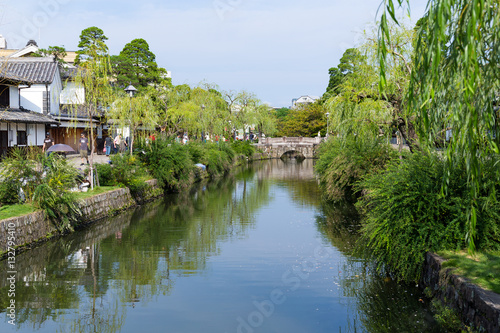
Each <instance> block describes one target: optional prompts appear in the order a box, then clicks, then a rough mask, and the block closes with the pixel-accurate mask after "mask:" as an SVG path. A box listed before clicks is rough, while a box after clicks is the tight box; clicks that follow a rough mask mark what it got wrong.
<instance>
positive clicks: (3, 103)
mask: <svg viewBox="0 0 500 333" xmlns="http://www.w3.org/2000/svg"><path fill="white" fill-rule="evenodd" d="M9 106H10V91H9V86H7V85H5V84H0V107H1V108H8V107H9Z"/></svg>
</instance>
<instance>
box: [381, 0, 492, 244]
mask: <svg viewBox="0 0 500 333" xmlns="http://www.w3.org/2000/svg"><path fill="white" fill-rule="evenodd" d="M398 3H399V4H400V5H402V4H403V3H408V4H409V1H408V0H406V1H405V0H388V1H385V2H384V5H385V6H384V7H385V8H384V9H385V10H384V12H383V13H382V16H381V23H380V33H379V36H380V42H379V61H380V73H381V75H380V76H381V81H380V84H381V87H383V88H385V86H386V83H387V81H388V78H389V77H390V74H388V73H386V70H385V69H386V65H387V63H389V62H390V60H387V57H388V56H389V54H390V53H391V52H390V48H389V47H388V45H390V44H391V42H392V40H391V38H390V34H389V23H388V21H390V20H391V18H392V21H397V20H396V17H395V6H394V5H395V4H398ZM498 9H499V8H498V2H495V1H473V2H471V1H468V0H458V1H429V2H428V5H427V9H426V13H425V18H426V19H425V20H424V21H423V22H421V25H420V28H419V30H418V37H417V40H416V43H414V50H415V57H414V59H413V60H414V70H413V71H412V75H411V81H410V85H409V89H408V94H407V105H408V107H407V110H408V112H414V113H415V117H416V119H417V120H418V121H417V124H418V125H419V126H418V127H417V131H418V132H419V133H420V137H421V140H422V141H423V142H422V143H423V145H424V147H426V148H429V149H432V148H433V146H434V142H435V141H436V140H438V139H439V137H440V136H441V133H442V131H443V130H444V129H446V128H451V129H452V131H453V136H452V138H451V142H450V144H449V145H447V152H446V155H447V158H448V160H449V163H448V164H447V165H446V168H448V169H453V168H454V165H455V164H456V163H460V162H461V161H463V160H465V161H466V164H467V168H466V169H465V170H464V172H465V173H466V174H467V176H468V177H467V178H466V179H465V181H466V182H467V183H469V184H470V186H469V188H470V190H471V196H472V198H473V200H470V202H469V203H470V206H469V207H467V211H468V216H467V221H468V227H467V231H466V233H464V237H466V238H467V242H468V245H469V250H470V251H473V250H474V248H475V244H474V239H475V235H476V232H477V230H476V227H477V226H479V225H480V223H481V222H480V223H479V224H478V223H476V222H477V221H479V220H478V219H477V218H476V214H475V212H476V211H477V210H478V209H480V206H478V200H477V199H478V198H479V196H480V192H481V190H480V189H481V187H482V182H483V180H484V178H483V176H482V173H483V171H482V170H481V157H482V156H485V155H490V154H498V153H499V152H500V150H499V144H500V142H499V140H500V135H499V133H498V129H499V127H498V111H497V110H496V106H497V105H498V102H497V100H498V98H497V97H498V91H499V88H500V81H499V80H498V77H499V76H500V68H499V66H498V58H499V55H500V53H499V50H500V48H499V45H500V41H499V39H498V36H499V35H500V24H498V23H499V21H500V11H499V10H498ZM443 45H446V46H447V47H446V48H443ZM495 132H496V135H487V133H495ZM445 177H448V175H447V174H445ZM445 184H446V182H445ZM493 193H494V192H493V190H492V192H490V194H493Z"/></svg>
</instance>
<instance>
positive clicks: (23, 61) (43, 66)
mask: <svg viewBox="0 0 500 333" xmlns="http://www.w3.org/2000/svg"><path fill="white" fill-rule="evenodd" d="M57 66H58V65H57V63H56V62H54V60H53V59H52V58H36V57H33V58H8V59H5V58H4V59H2V60H0V79H8V80H13V81H20V82H25V83H31V84H33V83H42V84H44V83H51V82H52V81H53V80H54V75H55V73H56V71H57Z"/></svg>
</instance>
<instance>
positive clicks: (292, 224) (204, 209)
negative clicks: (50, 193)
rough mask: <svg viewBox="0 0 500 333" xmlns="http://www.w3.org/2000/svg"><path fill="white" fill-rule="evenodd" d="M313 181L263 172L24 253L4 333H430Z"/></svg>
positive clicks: (423, 314) (267, 168) (2, 294)
mask: <svg viewBox="0 0 500 333" xmlns="http://www.w3.org/2000/svg"><path fill="white" fill-rule="evenodd" d="M312 167H313V161H312V160H305V161H303V162H302V163H298V162H295V161H293V160H292V161H290V162H288V163H284V162H282V161H281V160H272V161H263V162H258V163H255V164H253V165H252V166H251V167H250V168H248V169H245V170H244V171H242V172H240V173H237V174H235V175H234V176H230V177H226V178H224V179H221V180H219V181H217V182H213V183H210V184H208V185H199V186H195V188H193V189H192V190H191V191H189V192H186V193H181V194H176V195H169V196H166V197H165V198H164V199H162V200H160V201H157V202H154V203H150V204H147V205H145V206H143V207H140V208H137V209H135V210H130V211H127V212H125V213H123V214H121V215H119V216H117V217H114V218H110V219H107V220H106V221H102V222H99V223H97V224H95V225H93V226H92V227H90V228H89V229H86V230H84V231H80V232H77V233H75V234H72V235H70V236H67V237H64V238H60V239H57V240H55V241H52V242H49V243H46V244H44V245H42V246H40V247H37V248H35V249H33V250H30V251H27V252H25V253H22V254H20V255H18V256H17V257H16V270H17V273H16V280H17V281H16V284H15V297H9V296H8V294H9V282H8V280H7V279H8V277H9V275H7V262H6V261H2V262H0V278H1V280H0V302H1V304H2V309H3V310H2V312H3V313H2V317H3V319H4V320H2V321H0V332H178V333H188V332H189V333H192V332H203V333H210V332H219V333H220V332H245V333H250V332H266V333H270V332H280V333H281V332H286V333H306V332H311V333H321V332H433V331H434V332H438V331H439V328H438V327H437V324H436V323H435V322H434V320H433V319H432V315H431V313H430V311H429V306H428V304H427V300H426V299H425V298H424V297H423V295H422V292H421V291H420V290H419V289H418V288H416V287H415V286H407V285H402V284H397V283H395V282H394V281H393V280H392V279H391V278H390V277H388V276H387V275H384V274H378V273H376V272H375V270H374V263H373V262H371V261H370V260H366V259H363V258H362V257H360V256H357V255H355V254H353V252H352V248H353V244H354V242H355V240H356V230H357V229H358V216H357V214H356V211H355V210H354V208H353V207H352V206H348V205H344V206H338V207H335V206H332V205H331V204H325V203H324V202H322V200H321V193H320V192H319V188H318V186H317V183H316V181H315V178H314V175H313V168H312ZM12 299H14V300H15V306H16V309H15V322H14V323H15V326H13V325H11V324H12V323H13V322H12V321H11V318H9V317H8V316H7V314H8V313H9V312H8V311H6V310H5V309H6V308H7V306H8V305H9V304H10V303H9V302H10V301H11V300H12ZM9 321H11V323H9Z"/></svg>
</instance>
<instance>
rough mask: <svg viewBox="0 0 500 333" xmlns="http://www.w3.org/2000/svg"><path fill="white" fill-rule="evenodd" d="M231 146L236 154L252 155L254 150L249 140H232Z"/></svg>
mask: <svg viewBox="0 0 500 333" xmlns="http://www.w3.org/2000/svg"><path fill="white" fill-rule="evenodd" d="M231 148H232V149H233V151H234V152H235V153H236V154H237V155H245V156H246V157H252V156H253V155H254V154H255V151H256V150H255V147H254V146H253V145H252V144H251V143H250V141H233V142H232V143H231Z"/></svg>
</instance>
